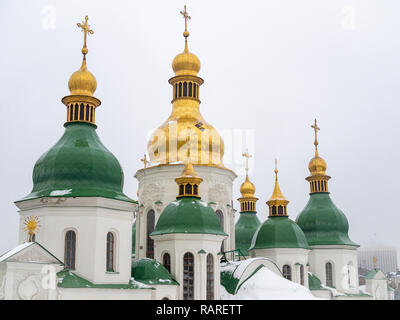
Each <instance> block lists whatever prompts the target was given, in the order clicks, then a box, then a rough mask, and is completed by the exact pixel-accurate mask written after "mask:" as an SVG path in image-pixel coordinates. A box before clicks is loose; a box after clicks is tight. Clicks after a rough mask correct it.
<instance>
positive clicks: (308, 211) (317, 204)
mask: <svg viewBox="0 0 400 320" xmlns="http://www.w3.org/2000/svg"><path fill="white" fill-rule="evenodd" d="M296 222H297V224H298V225H299V227H300V228H301V229H302V230H303V232H304V234H305V236H306V238H307V240H308V243H309V245H310V246H313V245H349V246H358V245H357V244H356V243H354V242H353V241H351V240H350V238H349V235H348V231H349V223H348V221H347V218H346V216H345V215H344V214H343V212H342V211H340V210H339V209H338V208H337V207H336V206H335V204H334V203H333V202H332V200H331V198H330V196H329V193H313V194H311V195H310V200H309V201H308V203H307V205H306V207H305V208H304V210H303V211H302V212H301V213H300V215H299V216H298V217H297V219H296Z"/></svg>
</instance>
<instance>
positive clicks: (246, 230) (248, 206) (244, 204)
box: [235, 149, 261, 257]
mask: <svg viewBox="0 0 400 320" xmlns="http://www.w3.org/2000/svg"><path fill="white" fill-rule="evenodd" d="M242 156H243V157H245V158H246V179H245V181H244V182H243V183H242V185H241V186H240V193H241V195H242V197H241V198H239V199H238V201H239V203H240V217H239V220H238V221H237V222H236V225H235V238H236V250H240V255H244V256H245V257H248V256H250V254H249V252H248V249H249V248H250V245H251V240H252V239H253V236H254V233H255V232H256V230H257V229H258V227H259V226H260V224H261V222H260V220H258V218H257V209H256V202H257V200H258V198H256V197H255V196H254V193H255V192H256V187H255V186H254V184H253V183H252V182H251V181H250V179H249V163H248V160H249V158H250V157H251V155H250V154H249V152H248V150H247V149H246V152H245V153H243V154H242Z"/></svg>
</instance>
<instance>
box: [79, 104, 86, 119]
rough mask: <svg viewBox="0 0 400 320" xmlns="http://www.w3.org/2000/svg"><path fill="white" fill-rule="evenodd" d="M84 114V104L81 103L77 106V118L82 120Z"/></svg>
mask: <svg viewBox="0 0 400 320" xmlns="http://www.w3.org/2000/svg"><path fill="white" fill-rule="evenodd" d="M84 115H85V106H84V105H83V103H81V106H80V107H79V120H83V119H84Z"/></svg>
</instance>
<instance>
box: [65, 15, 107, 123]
mask: <svg viewBox="0 0 400 320" xmlns="http://www.w3.org/2000/svg"><path fill="white" fill-rule="evenodd" d="M88 19H89V18H88V16H85V21H84V22H82V23H77V26H78V27H79V28H80V29H82V32H83V47H82V50H81V52H82V54H83V61H82V65H81V67H80V68H79V70H78V71H76V72H74V73H73V74H72V75H71V77H70V78H69V81H68V88H69V91H70V95H69V96H66V97H64V98H63V99H62V102H63V103H64V104H65V105H66V106H67V122H88V123H91V124H95V109H96V108H97V107H98V106H99V105H100V104H101V101H100V100H99V99H97V98H95V97H93V94H94V92H95V91H96V88H97V81H96V78H95V77H94V75H93V74H92V73H91V72H90V71H89V70H88V68H87V66H86V55H87V53H88V48H87V35H88V34H93V33H94V31H93V30H92V29H90V26H89V24H88Z"/></svg>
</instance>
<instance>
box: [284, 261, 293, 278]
mask: <svg viewBox="0 0 400 320" xmlns="http://www.w3.org/2000/svg"><path fill="white" fill-rule="evenodd" d="M282 271H283V277H284V278H285V279H288V280H292V268H290V266H289V265H287V264H285V265H284V266H283V269H282Z"/></svg>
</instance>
